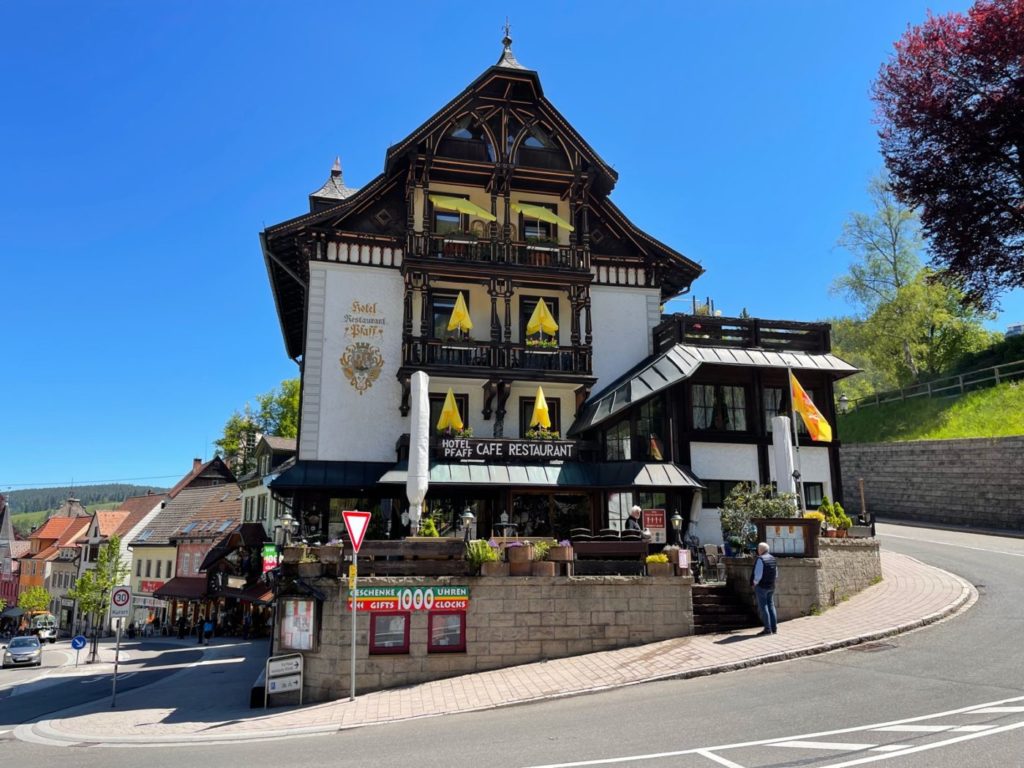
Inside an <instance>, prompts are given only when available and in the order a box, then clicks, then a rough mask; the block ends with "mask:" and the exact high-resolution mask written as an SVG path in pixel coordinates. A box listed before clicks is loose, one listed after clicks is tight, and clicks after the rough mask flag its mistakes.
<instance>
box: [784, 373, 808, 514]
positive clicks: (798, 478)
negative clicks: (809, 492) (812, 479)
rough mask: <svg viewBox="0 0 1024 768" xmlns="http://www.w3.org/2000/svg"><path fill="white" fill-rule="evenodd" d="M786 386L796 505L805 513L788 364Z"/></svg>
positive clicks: (791, 384)
mask: <svg viewBox="0 0 1024 768" xmlns="http://www.w3.org/2000/svg"><path fill="white" fill-rule="evenodd" d="M786 386H788V387H789V418H790V420H792V422H793V451H794V454H795V456H794V459H795V464H796V471H795V472H794V473H793V474H794V476H795V477H794V480H796V483H795V485H796V507H797V509H799V510H800V514H801V515H803V513H804V512H806V511H807V510H806V509H805V508H804V483H803V473H802V472H801V469H800V435H799V434H798V433H797V430H796V400H795V399H794V398H793V371H792V369H791V368H789V367H788V366H787V367H786Z"/></svg>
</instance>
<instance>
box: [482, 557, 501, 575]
mask: <svg viewBox="0 0 1024 768" xmlns="http://www.w3.org/2000/svg"><path fill="white" fill-rule="evenodd" d="M480 575H481V576H508V563H503V562H501V561H500V560H492V561H490V562H487V563H480Z"/></svg>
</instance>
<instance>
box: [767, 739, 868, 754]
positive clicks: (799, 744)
mask: <svg viewBox="0 0 1024 768" xmlns="http://www.w3.org/2000/svg"><path fill="white" fill-rule="evenodd" d="M769 746H772V747H794V748H796V749H834V750H836V751H837V752H856V751H857V750H860V749H872V748H873V747H874V746H875V745H874V744H847V743H846V742H842V741H776V742H773V743H772V744H770V745H769Z"/></svg>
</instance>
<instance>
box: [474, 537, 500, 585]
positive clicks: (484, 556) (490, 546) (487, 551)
mask: <svg viewBox="0 0 1024 768" xmlns="http://www.w3.org/2000/svg"><path fill="white" fill-rule="evenodd" d="M466 562H467V563H469V566H470V569H471V570H472V572H473V573H474V574H478V573H482V574H483V575H485V576H490V575H496V574H492V573H484V568H483V566H485V565H491V564H497V563H498V550H497V544H494V543H493V542H490V541H484V540H483V539H473V541H470V542H467V544H466ZM500 564H501V565H505V566H507V563H500ZM490 570H491V569H488V571H490Z"/></svg>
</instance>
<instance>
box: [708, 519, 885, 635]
mask: <svg viewBox="0 0 1024 768" xmlns="http://www.w3.org/2000/svg"><path fill="white" fill-rule="evenodd" d="M778 563H779V580H778V584H777V586H776V588H775V609H776V611H777V612H778V615H779V620H780V621H785V620H787V619H795V618H799V617H800V616H807V615H808V614H810V613H811V611H812V610H818V609H824V608H827V607H829V606H832V605H836V604H837V603H838V602H840V601H842V600H843V599H845V598H847V597H850V596H851V595H854V594H856V593H857V592H860V591H861V590H862V589H864V588H865V587H868V586H871V584H874V583H876V582H877V581H878V580H879V579H881V578H882V561H881V559H880V557H879V553H878V540H877V539H819V540H818V557H780V558H778ZM753 567H754V561H753V559H752V558H735V557H730V558H726V561H725V569H726V574H727V580H728V586H729V588H730V589H732V590H733V591H734V592H735V593H736V594H738V595H742V596H744V597H745V598H746V599H748V600H749V601H750V604H751V605H756V600H755V599H754V588H753V587H751V586H750V574H751V571H752V570H753Z"/></svg>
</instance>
